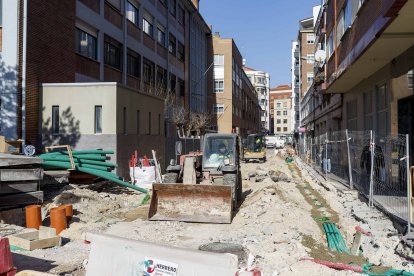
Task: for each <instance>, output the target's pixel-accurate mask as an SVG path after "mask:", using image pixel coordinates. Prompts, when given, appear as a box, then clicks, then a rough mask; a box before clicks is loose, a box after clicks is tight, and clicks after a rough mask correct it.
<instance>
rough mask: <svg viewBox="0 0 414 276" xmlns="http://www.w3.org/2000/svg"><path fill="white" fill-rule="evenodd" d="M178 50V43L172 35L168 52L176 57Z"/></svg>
mask: <svg viewBox="0 0 414 276" xmlns="http://www.w3.org/2000/svg"><path fill="white" fill-rule="evenodd" d="M176 48H177V41H176V39H175V36H173V35H172V34H171V33H170V39H169V43H168V51H169V52H170V53H171V54H172V55H173V56H175V52H176Z"/></svg>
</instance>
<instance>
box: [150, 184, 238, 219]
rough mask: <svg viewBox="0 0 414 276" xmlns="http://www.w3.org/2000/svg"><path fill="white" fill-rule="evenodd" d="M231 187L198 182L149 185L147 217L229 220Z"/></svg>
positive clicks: (230, 216)
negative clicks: (150, 194) (150, 188)
mask: <svg viewBox="0 0 414 276" xmlns="http://www.w3.org/2000/svg"><path fill="white" fill-rule="evenodd" d="M232 210H233V200H232V194H231V187H230V186H224V185H201V184H153V186H152V198H151V205H150V208H149V212H148V219H149V220H175V221H186V222H205V223H231V219H232Z"/></svg>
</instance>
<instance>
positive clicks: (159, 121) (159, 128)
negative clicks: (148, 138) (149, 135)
mask: <svg viewBox="0 0 414 276" xmlns="http://www.w3.org/2000/svg"><path fill="white" fill-rule="evenodd" d="M158 135H161V114H158Z"/></svg>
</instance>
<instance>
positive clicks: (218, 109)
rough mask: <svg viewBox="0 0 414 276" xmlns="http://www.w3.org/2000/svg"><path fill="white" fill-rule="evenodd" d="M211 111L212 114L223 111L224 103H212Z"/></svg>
mask: <svg viewBox="0 0 414 276" xmlns="http://www.w3.org/2000/svg"><path fill="white" fill-rule="evenodd" d="M213 113H214V114H220V113H224V104H213Z"/></svg>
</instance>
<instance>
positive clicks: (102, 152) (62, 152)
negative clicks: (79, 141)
mask: <svg viewBox="0 0 414 276" xmlns="http://www.w3.org/2000/svg"><path fill="white" fill-rule="evenodd" d="M114 153H115V152H114V151H113V150H73V151H72V155H76V154H114ZM45 154H66V155H68V152H67V151H53V152H47V153H45Z"/></svg>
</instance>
